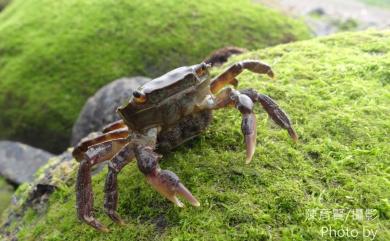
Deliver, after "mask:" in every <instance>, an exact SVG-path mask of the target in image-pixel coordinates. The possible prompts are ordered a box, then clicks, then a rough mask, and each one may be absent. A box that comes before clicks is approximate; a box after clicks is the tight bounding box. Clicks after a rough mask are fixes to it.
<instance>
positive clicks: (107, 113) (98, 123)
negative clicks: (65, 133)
mask: <svg viewBox="0 0 390 241" xmlns="http://www.w3.org/2000/svg"><path fill="white" fill-rule="evenodd" d="M149 80H150V79H149V78H146V77H133V78H121V79H118V80H115V81H113V82H111V83H110V84H108V85H106V86H104V87H102V88H101V89H99V90H98V91H97V92H96V93H95V95H93V96H92V97H90V98H89V99H88V100H87V102H86V103H85V105H84V107H83V109H82V110H81V112H80V115H79V117H78V119H77V121H76V123H75V124H74V126H73V130H72V139H71V145H73V146H74V145H76V144H77V143H78V142H79V141H80V140H81V139H82V138H83V137H85V136H87V135H88V134H89V133H91V132H94V131H99V130H100V129H101V128H102V127H103V126H105V125H107V124H109V123H111V122H113V121H116V120H119V118H120V117H119V115H118V114H117V113H116V108H117V107H118V106H120V105H122V104H123V103H125V102H126V101H128V100H129V99H130V96H131V95H132V94H133V91H132V90H134V89H136V88H138V87H139V86H140V85H142V84H144V83H146V82H147V81H149Z"/></svg>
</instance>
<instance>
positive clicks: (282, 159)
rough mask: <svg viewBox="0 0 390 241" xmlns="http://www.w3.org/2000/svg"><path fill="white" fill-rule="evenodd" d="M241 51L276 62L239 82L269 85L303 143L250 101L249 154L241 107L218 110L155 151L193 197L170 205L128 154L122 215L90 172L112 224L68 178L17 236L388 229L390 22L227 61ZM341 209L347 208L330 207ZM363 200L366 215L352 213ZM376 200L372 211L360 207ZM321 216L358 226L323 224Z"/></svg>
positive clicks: (268, 235)
mask: <svg viewBox="0 0 390 241" xmlns="http://www.w3.org/2000/svg"><path fill="white" fill-rule="evenodd" d="M247 58H253V59H262V60H265V61H266V62H268V63H269V64H271V65H272V66H273V69H274V71H275V73H276V79H275V80H270V79H268V78H266V77H264V76H258V75H254V74H252V73H248V72H245V73H243V74H242V75H240V77H239V79H240V85H239V86H240V87H243V88H244V87H254V88H256V89H257V90H259V91H260V92H262V93H266V94H268V95H270V96H271V97H273V98H274V99H275V100H276V101H277V102H278V103H279V105H280V106H281V107H283V108H284V109H285V110H286V112H287V113H289V115H290V117H291V119H292V121H293V123H294V126H295V128H296V130H297V132H298V134H299V136H300V139H299V142H298V143H296V144H294V143H293V142H292V141H291V140H290V139H289V137H288V135H287V133H286V132H285V131H284V130H280V129H279V128H276V127H275V126H274V125H271V123H270V120H269V119H268V118H267V116H266V114H265V113H264V111H262V110H261V108H259V107H256V112H258V113H259V115H258V122H257V127H258V138H257V150H256V153H255V155H254V158H253V161H252V163H251V164H250V165H245V164H244V162H245V151H244V145H243V143H242V137H241V132H240V114H239V113H238V112H237V111H236V110H233V109H231V110H220V111H218V112H216V113H215V120H214V122H213V124H212V125H211V126H210V128H209V129H208V130H207V131H206V132H205V133H204V134H203V135H201V136H200V137H199V138H197V139H196V140H194V141H191V142H190V143H187V144H185V145H183V146H181V147H180V148H178V149H177V150H175V151H174V152H172V153H171V154H168V155H166V156H165V158H164V161H163V162H162V163H161V166H162V168H164V169H169V170H172V171H174V172H175V173H177V174H178V176H179V177H180V178H181V180H182V182H183V183H184V184H185V185H186V186H187V187H188V188H189V189H190V190H191V191H192V192H193V194H194V195H195V196H196V197H198V199H199V200H200V202H201V206H200V207H199V208H194V207H191V206H187V207H186V208H184V209H180V208H177V207H174V206H173V205H172V204H171V203H169V202H168V201H166V200H165V199H163V198H162V197H161V196H160V195H159V194H158V193H156V192H155V191H153V190H152V189H151V187H150V186H149V185H148V184H147V183H146V181H145V178H144V177H143V175H142V174H141V173H140V172H139V171H138V170H137V168H136V165H134V164H133V165H129V166H128V167H126V168H125V170H124V171H123V172H122V173H121V174H120V177H119V192H120V199H119V209H118V211H119V214H120V215H121V216H122V217H123V218H124V220H125V221H126V223H127V224H126V225H125V226H123V227H121V226H117V225H115V224H113V223H112V222H111V221H110V220H109V218H107V217H106V215H105V214H104V212H103V187H104V179H105V174H106V173H105V172H103V173H100V174H99V175H97V176H95V177H94V178H93V183H94V191H95V208H96V212H95V213H96V217H97V218H98V219H99V220H101V221H102V222H103V223H105V224H107V225H108V226H109V228H110V230H111V232H110V233H99V232H96V231H95V230H93V229H91V228H89V227H88V226H87V225H84V224H81V223H80V222H79V221H78V220H77V218H76V213H75V193H74V185H73V184H64V185H63V186H62V187H61V188H60V189H59V190H58V191H56V192H55V193H54V194H53V196H52V197H51V198H50V205H49V209H48V212H47V214H46V215H44V216H37V215H36V214H34V212H33V211H30V212H28V215H26V216H25V217H24V218H23V220H24V221H23V223H22V224H20V225H19V226H20V227H21V232H20V233H19V238H20V240H363V239H362V233H361V232H362V229H363V228H365V230H367V229H370V230H375V231H376V232H377V233H376V238H375V240H381V241H386V240H390V233H389V230H390V222H389V218H390V205H389V197H390V190H389V185H390V181H389V178H390V175H389V164H390V163H389V160H390V146H389V143H390V139H389V136H390V133H389V131H390V122H389V118H388V117H389V116H390V109H389V106H390V86H389V83H390V32H389V31H385V32H358V33H343V34H338V35H335V36H331V37H326V38H319V39H314V40H309V41H302V42H297V43H293V44H288V45H279V46H276V47H273V48H268V49H265V50H259V51H255V52H250V53H248V54H246V55H243V56H238V57H235V58H234V59H232V60H231V61H237V60H239V59H247ZM220 71H221V69H217V70H216V71H215V73H217V72H220ZM73 175H75V174H73ZM73 179H74V178H73ZM340 209H341V210H343V211H344V218H343V220H338V219H336V218H335V217H333V211H334V210H336V211H337V210H340ZM312 210H316V213H315V214H316V215H315V216H314V217H313V216H308V214H309V213H311V212H312ZM360 211H363V217H362V218H361V220H360V218H359V216H354V215H353V213H355V212H357V213H358V214H359V212H360ZM372 212H375V213H374V217H375V219H374V220H370V217H369V216H366V215H367V214H369V215H371V214H373V213H372ZM328 215H330V216H328ZM323 227H328V228H329V227H332V228H333V229H335V230H341V229H344V230H346V229H347V228H348V229H349V230H352V229H356V230H358V231H359V236H358V238H356V239H354V238H351V237H346V236H344V237H338V238H335V237H334V236H332V237H331V236H329V234H326V235H323V236H322V235H321V229H322V228H323ZM364 240H370V239H364Z"/></svg>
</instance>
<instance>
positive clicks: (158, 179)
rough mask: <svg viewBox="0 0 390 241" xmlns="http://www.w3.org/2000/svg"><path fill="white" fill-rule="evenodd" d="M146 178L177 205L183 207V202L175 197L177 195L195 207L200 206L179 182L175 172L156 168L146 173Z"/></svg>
mask: <svg viewBox="0 0 390 241" xmlns="http://www.w3.org/2000/svg"><path fill="white" fill-rule="evenodd" d="M146 178H147V180H148V182H149V184H150V185H151V186H152V187H153V188H154V189H155V190H156V191H158V192H159V193H160V194H161V195H163V196H164V197H166V198H167V199H168V200H170V201H171V202H173V203H174V204H176V205H177V206H179V207H184V204H183V203H182V202H181V201H180V200H179V199H178V198H177V195H180V196H182V197H183V198H185V199H187V200H188V201H189V202H190V203H191V204H192V205H193V206H195V207H199V206H200V203H199V201H198V200H197V199H196V198H195V197H194V196H193V195H192V194H191V192H190V191H188V189H187V188H186V187H185V186H184V185H183V184H182V183H181V182H180V180H179V177H178V176H177V175H176V174H175V173H173V172H171V171H168V170H156V171H154V172H153V173H151V174H149V175H147V176H146Z"/></svg>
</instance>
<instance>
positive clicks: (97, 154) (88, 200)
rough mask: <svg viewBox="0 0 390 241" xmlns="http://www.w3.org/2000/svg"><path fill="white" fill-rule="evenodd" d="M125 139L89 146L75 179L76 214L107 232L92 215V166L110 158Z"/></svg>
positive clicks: (125, 142)
mask: <svg viewBox="0 0 390 241" xmlns="http://www.w3.org/2000/svg"><path fill="white" fill-rule="evenodd" d="M127 143H128V141H127V139H118V140H113V141H108V142H104V143H100V144H97V145H94V146H91V147H90V148H89V149H88V150H87V152H86V153H85V154H84V159H83V160H82V161H81V162H80V167H79V171H78V173H77V181H76V206H77V216H78V217H79V219H80V220H82V221H84V222H86V223H87V224H89V225H90V226H92V227H94V228H96V229H97V230H100V231H103V232H107V231H108V229H107V228H106V227H105V226H103V225H102V224H101V223H100V222H99V221H97V220H96V219H95V218H94V217H93V193H92V179H91V168H92V166H94V165H96V164H98V163H100V162H103V161H105V160H109V159H111V158H112V157H113V156H114V155H115V154H116V153H117V152H118V151H119V150H120V149H121V148H123V146H125V145H126V144H127Z"/></svg>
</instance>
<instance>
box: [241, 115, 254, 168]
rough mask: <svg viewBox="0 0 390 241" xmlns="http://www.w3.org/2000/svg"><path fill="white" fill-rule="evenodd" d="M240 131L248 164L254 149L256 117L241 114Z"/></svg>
mask: <svg viewBox="0 0 390 241" xmlns="http://www.w3.org/2000/svg"><path fill="white" fill-rule="evenodd" d="M241 130H242V133H243V134H244V139H245V144H246V164H249V163H250V162H251V160H252V157H253V154H254V153H255V147H256V115H255V114H254V113H248V114H243V116H242V122H241Z"/></svg>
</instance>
